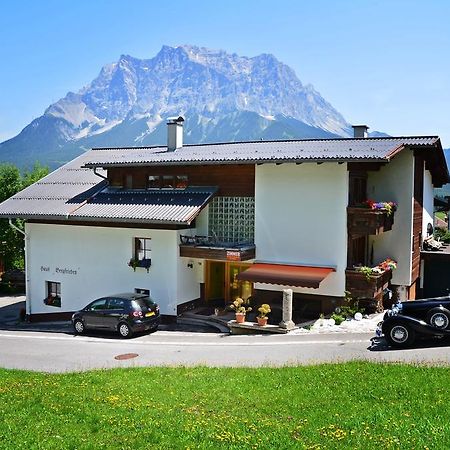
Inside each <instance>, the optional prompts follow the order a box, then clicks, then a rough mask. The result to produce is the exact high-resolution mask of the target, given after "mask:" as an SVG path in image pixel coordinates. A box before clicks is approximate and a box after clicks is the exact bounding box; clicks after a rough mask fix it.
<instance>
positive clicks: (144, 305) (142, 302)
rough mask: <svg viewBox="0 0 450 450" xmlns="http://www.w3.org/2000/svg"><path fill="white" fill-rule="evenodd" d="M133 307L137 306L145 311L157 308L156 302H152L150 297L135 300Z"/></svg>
mask: <svg viewBox="0 0 450 450" xmlns="http://www.w3.org/2000/svg"><path fill="white" fill-rule="evenodd" d="M132 304H133V306H135V307H136V306H137V307H139V308H140V309H142V310H143V311H145V310H148V309H152V308H153V307H154V306H155V302H154V301H152V300H150V297H142V298H137V299H134V300H133V302H132Z"/></svg>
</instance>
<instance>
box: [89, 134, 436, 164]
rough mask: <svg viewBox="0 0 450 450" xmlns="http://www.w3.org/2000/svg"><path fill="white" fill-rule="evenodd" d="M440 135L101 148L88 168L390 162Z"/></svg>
mask: <svg viewBox="0 0 450 450" xmlns="http://www.w3.org/2000/svg"><path fill="white" fill-rule="evenodd" d="M437 142H439V138H438V137H436V136H425V137H399V138H361V139H307V140H297V141H292V140H290V141H257V142H235V143H233V142H231V143H223V144H202V145H186V146H184V147H182V148H180V149H177V150H176V151H173V152H169V151H167V148H166V147H125V148H99V149H93V150H91V151H90V152H89V153H88V155H87V158H86V163H85V166H86V167H113V166H127V165H167V164H198V163H202V164H227V163H228V164H232V163H258V162H297V161H363V160H364V161H388V160H389V159H390V157H391V155H393V154H394V153H395V152H396V151H398V150H399V149H401V148H403V147H405V146H412V147H425V146H434V145H436V144H437Z"/></svg>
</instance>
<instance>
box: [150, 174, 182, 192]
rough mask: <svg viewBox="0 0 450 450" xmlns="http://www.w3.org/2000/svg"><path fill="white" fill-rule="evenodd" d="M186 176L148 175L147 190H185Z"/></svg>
mask: <svg viewBox="0 0 450 450" xmlns="http://www.w3.org/2000/svg"><path fill="white" fill-rule="evenodd" d="M187 187H188V176H187V175H175V176H174V175H148V177H147V189H186V188H187Z"/></svg>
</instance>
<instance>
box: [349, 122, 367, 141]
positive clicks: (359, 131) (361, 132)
mask: <svg viewBox="0 0 450 450" xmlns="http://www.w3.org/2000/svg"><path fill="white" fill-rule="evenodd" d="M352 128H353V137H354V138H366V137H367V136H368V135H369V133H368V132H367V130H368V129H369V127H368V126H367V125H352Z"/></svg>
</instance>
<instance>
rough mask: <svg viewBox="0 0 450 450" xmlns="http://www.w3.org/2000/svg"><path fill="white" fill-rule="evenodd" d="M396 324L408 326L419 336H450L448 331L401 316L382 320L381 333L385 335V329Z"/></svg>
mask: <svg viewBox="0 0 450 450" xmlns="http://www.w3.org/2000/svg"><path fill="white" fill-rule="evenodd" d="M397 323H403V324H405V325H409V326H410V327H411V328H412V329H413V330H414V331H416V332H417V333H421V334H428V335H430V336H445V335H450V330H443V329H440V328H436V327H433V326H432V325H430V324H428V323H426V322H425V321H423V320H419V319H416V318H414V317H409V316H402V315H401V314H398V315H396V316H391V317H387V318H385V319H384V320H383V323H382V324H381V331H382V333H383V334H386V329H387V327H388V326H390V325H393V324H397Z"/></svg>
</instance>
